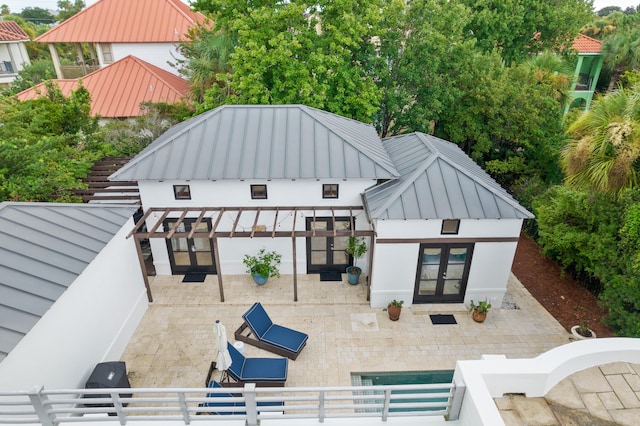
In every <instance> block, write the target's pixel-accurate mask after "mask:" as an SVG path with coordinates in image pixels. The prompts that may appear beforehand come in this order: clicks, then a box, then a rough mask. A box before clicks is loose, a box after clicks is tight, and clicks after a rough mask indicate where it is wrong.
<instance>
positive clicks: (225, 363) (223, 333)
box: [214, 320, 231, 381]
mask: <svg viewBox="0 0 640 426" xmlns="http://www.w3.org/2000/svg"><path fill="white" fill-rule="evenodd" d="M214 332H215V334H216V344H217V345H218V355H216V370H219V371H222V372H223V377H224V372H225V371H227V368H229V366H230V365H231V354H229V349H228V348H227V330H226V329H225V328H224V325H222V323H221V322H220V320H216V325H215V326H214ZM221 381H222V380H221Z"/></svg>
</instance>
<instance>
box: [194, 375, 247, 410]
mask: <svg viewBox="0 0 640 426" xmlns="http://www.w3.org/2000/svg"><path fill="white" fill-rule="evenodd" d="M209 387H210V388H222V386H221V385H220V383H218V382H216V381H215V380H211V381H210V382H209ZM232 397H233V394H230V393H208V394H207V398H232ZM202 406H203V407H213V408H230V407H244V403H243V402H231V401H228V402H227V401H222V402H205V403H203V404H202ZM209 414H218V415H223V416H224V415H226V416H228V415H231V414H246V413H245V412H244V411H233V412H232V411H227V412H220V411H210V412H209Z"/></svg>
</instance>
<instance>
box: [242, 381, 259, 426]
mask: <svg viewBox="0 0 640 426" xmlns="http://www.w3.org/2000/svg"><path fill="white" fill-rule="evenodd" d="M243 394H244V403H245V405H246V407H245V408H246V409H247V426H258V404H257V403H256V384H255V383H247V384H245V385H244V390H243Z"/></svg>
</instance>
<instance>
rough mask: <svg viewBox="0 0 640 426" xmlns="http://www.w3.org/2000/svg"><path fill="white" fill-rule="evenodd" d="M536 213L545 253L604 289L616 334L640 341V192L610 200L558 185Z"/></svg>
mask: <svg viewBox="0 0 640 426" xmlns="http://www.w3.org/2000/svg"><path fill="white" fill-rule="evenodd" d="M534 212H535V214H536V216H537V220H538V225H539V236H540V239H539V242H540V244H541V247H542V249H543V252H544V253H545V254H547V255H549V256H551V257H552V258H554V259H556V260H557V261H558V262H559V263H560V264H561V265H562V266H563V267H564V268H565V269H567V270H569V271H571V272H573V273H574V275H575V276H577V277H578V278H581V280H582V281H583V282H591V283H593V284H594V286H595V287H598V288H599V289H601V293H600V299H601V301H602V303H603V306H604V307H605V308H606V310H607V311H608V315H607V318H606V322H607V323H608V324H609V325H611V326H612V327H613V329H614V330H615V332H616V334H618V335H623V336H631V337H640V191H638V190H628V191H625V192H624V193H623V194H622V195H621V196H619V197H617V198H612V197H611V196H610V195H608V194H603V193H598V192H586V191H576V190H573V189H570V188H568V187H566V186H556V187H553V188H552V189H550V190H549V191H547V192H546V193H545V194H544V195H543V196H541V197H539V198H537V199H536V201H535V202H534Z"/></svg>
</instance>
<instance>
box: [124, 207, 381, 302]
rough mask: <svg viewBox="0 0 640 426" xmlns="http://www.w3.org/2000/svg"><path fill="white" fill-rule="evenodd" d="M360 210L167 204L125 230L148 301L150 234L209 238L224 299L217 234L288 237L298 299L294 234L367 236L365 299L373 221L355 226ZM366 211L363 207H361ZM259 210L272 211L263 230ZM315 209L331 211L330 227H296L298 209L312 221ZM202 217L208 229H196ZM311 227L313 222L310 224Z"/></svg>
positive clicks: (368, 291) (153, 236)
mask: <svg viewBox="0 0 640 426" xmlns="http://www.w3.org/2000/svg"><path fill="white" fill-rule="evenodd" d="M362 210H364V209H363V207H362V206H314V207H169V208H150V209H148V210H147V211H146V212H145V213H144V215H143V216H142V217H141V218H140V219H139V220H138V221H137V222H136V224H135V226H134V228H133V229H132V230H131V231H130V232H129V234H128V235H127V238H130V237H133V238H134V240H135V246H136V251H137V252H138V260H139V261H140V267H141V268H142V275H143V278H144V283H145V286H146V289H147V298H148V299H149V302H153V295H152V294H151V287H150V285H149V278H148V276H147V268H146V266H145V262H144V256H143V254H142V246H141V244H140V241H141V240H144V239H151V238H163V239H165V240H169V239H171V238H208V239H210V240H211V241H212V245H213V254H214V256H213V257H214V260H215V266H216V271H217V276H218V287H219V289H220V301H221V302H224V287H223V284H222V274H221V273H220V270H221V269H220V256H219V251H218V239H220V238H291V244H292V249H293V250H292V252H293V300H294V302H297V301H298V273H297V255H296V240H297V238H309V237H351V236H352V237H361V236H363V237H370V238H371V244H369V269H368V277H369V278H368V281H367V300H369V297H370V287H369V283H370V282H371V272H372V264H373V247H374V244H373V238H374V237H375V235H376V233H375V229H374V226H373V222H372V221H371V220H370V218H369V217H367V222H368V223H369V225H370V229H368V230H355V229H354V228H355V223H354V216H353V213H354V212H358V211H362ZM364 211H365V213H366V210H364ZM263 212H272V213H273V216H274V219H273V229H272V230H270V231H267V230H266V229H265V227H264V226H259V225H258V220H259V218H260V214H261V213H263ZM318 212H323V216H322V217H323V218H324V217H326V215H325V214H324V212H331V217H332V219H333V225H334V226H333V229H332V230H317V229H311V230H296V219H297V217H298V213H306V214H307V216H308V217H312V218H313V219H312V221H313V223H314V224H315V222H316V217H317V213H318ZM347 213H348V217H349V218H350V219H351V226H350V227H349V228H350V229H336V226H335V224H336V217H339V216H341V215H346V214H347ZM223 215H230V217H231V218H233V220H232V223H231V225H230V226H229V225H228V224H227V226H222V225H221V221H222V218H223ZM246 215H253V218H252V219H253V220H252V222H253V226H252V227H251V229H250V230H246V229H243V228H242V227H240V226H239V223H240V217H241V216H246ZM286 216H291V217H292V218H293V219H292V224H291V229H288V230H277V229H278V226H277V225H278V224H279V218H280V219H282V218H283V217H286ZM167 218H171V219H176V218H177V219H176V222H175V224H174V226H173V227H172V229H171V230H170V231H165V230H164V227H163V226H162V224H163V222H164V221H165V219H167ZM187 218H188V219H190V220H191V219H194V218H195V219H196V220H195V222H194V223H193V224H192V225H191V230H190V231H189V232H178V231H177V229H179V227H180V224H181V223H182V222H183V221H184V220H185V219H187ZM149 219H156V220H155V222H154V223H152V224H149V223H147V221H148V220H149ZM206 219H211V221H212V228H211V230H206V231H203V230H199V229H198V225H199V224H200V223H201V222H202V221H203V220H206ZM312 228H315V226H312Z"/></svg>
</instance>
